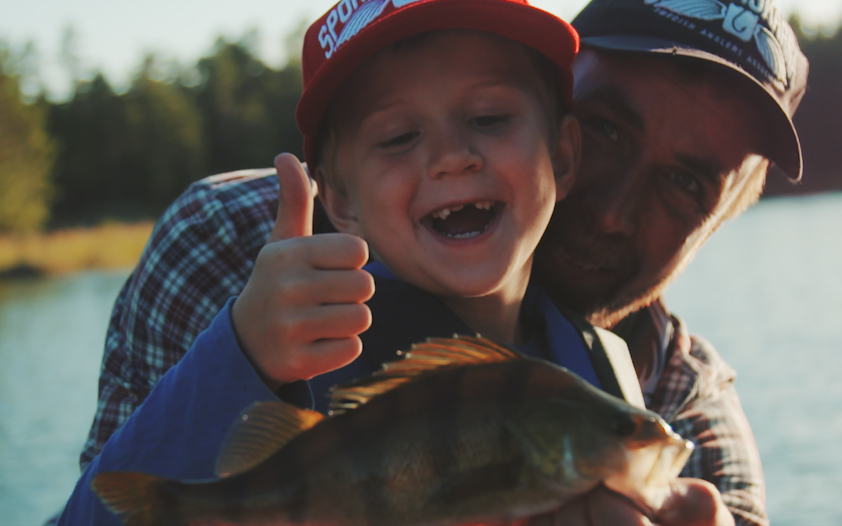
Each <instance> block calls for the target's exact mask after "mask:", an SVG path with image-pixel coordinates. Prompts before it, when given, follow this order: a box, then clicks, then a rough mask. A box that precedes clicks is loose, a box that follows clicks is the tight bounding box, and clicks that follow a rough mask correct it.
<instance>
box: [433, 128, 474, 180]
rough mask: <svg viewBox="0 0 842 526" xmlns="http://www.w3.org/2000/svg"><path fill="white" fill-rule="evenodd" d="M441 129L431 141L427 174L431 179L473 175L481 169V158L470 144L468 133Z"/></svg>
mask: <svg viewBox="0 0 842 526" xmlns="http://www.w3.org/2000/svg"><path fill="white" fill-rule="evenodd" d="M454 128H455V127H453V126H447V127H443V128H442V129H439V130H438V131H437V133H436V136H435V138H434V139H433V140H432V146H431V152H430V168H429V174H430V177H431V178H433V179H439V178H441V177H446V176H449V175H463V174H468V173H474V172H477V171H479V170H480V169H481V168H482V165H483V161H482V156H481V155H480V153H479V152H478V151H477V149H476V148H475V147H474V145H473V144H472V143H471V140H470V137H469V133H468V132H467V131H464V130H459V129H454Z"/></svg>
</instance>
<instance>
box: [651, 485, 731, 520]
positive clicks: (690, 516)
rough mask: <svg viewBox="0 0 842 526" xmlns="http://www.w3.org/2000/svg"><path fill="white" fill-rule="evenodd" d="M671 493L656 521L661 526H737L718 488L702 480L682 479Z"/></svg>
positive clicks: (671, 486)
mask: <svg viewBox="0 0 842 526" xmlns="http://www.w3.org/2000/svg"><path fill="white" fill-rule="evenodd" d="M670 489H671V490H672V491H671V494H670V495H669V496H668V497H667V499H666V500H665V501H664V505H663V506H662V507H661V509H660V510H659V511H658V513H657V515H656V517H655V522H656V523H657V524H659V525H662V526H734V516H733V515H731V512H729V511H728V508H727V507H726V506H725V502H724V501H723V500H722V495H721V494H720V493H719V490H717V489H716V486H714V485H713V484H711V483H710V482H707V481H705V480H700V479H691V478H679V479H676V480H675V481H674V482H673V483H672V484H671V485H670Z"/></svg>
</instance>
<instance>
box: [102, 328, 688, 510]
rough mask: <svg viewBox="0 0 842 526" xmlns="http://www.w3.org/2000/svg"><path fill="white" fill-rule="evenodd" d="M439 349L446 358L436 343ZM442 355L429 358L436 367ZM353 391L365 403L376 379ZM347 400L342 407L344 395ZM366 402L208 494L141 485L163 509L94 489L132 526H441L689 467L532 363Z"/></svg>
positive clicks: (163, 484) (615, 404) (662, 429)
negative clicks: (636, 465) (634, 464)
mask: <svg viewBox="0 0 842 526" xmlns="http://www.w3.org/2000/svg"><path fill="white" fill-rule="evenodd" d="M466 340H467V341H463V340H459V344H460V345H461V346H467V347H468V348H469V351H470V353H472V354H471V355H472V356H473V355H478V356H479V357H480V358H481V357H482V355H483V353H484V352H487V350H485V349H484V348H483V347H482V346H473V345H472V342H471V339H466ZM441 342H444V343H441ZM437 345H439V346H444V347H445V348H447V340H442V341H439V343H437ZM491 345H493V344H491ZM446 354H447V353H444V354H442V353H441V352H440V349H437V350H436V357H435V359H436V360H440V358H441V356H442V355H446ZM410 356H411V353H410ZM410 359H411V358H407V361H409V360H410ZM470 359H471V360H474V359H475V358H473V357H472V358H470ZM424 363H428V362H423V363H422V364H421V365H422V366H423V364H424ZM414 367H415V366H414V365H413V363H412V362H408V363H407V364H405V367H403V369H412V368H414ZM425 367H426V366H425ZM398 369H401V368H398ZM394 374H403V373H402V372H398V373H394ZM384 376H386V375H384ZM384 382H391V383H400V382H396V381H394V379H391V378H385V379H384ZM360 385H361V386H362V388H363V389H365V390H371V392H377V379H376V378H375V379H373V380H371V381H369V380H363V381H361V383H360ZM381 387H382V386H381ZM348 389H350V390H351V391H349V392H350V393H351V395H352V396H349V397H346V398H347V399H353V396H356V395H354V392H353V389H354V386H353V385H352V386H350V388H348ZM363 389H361V390H360V391H359V392H362V390H363ZM368 397H369V395H365V396H362V397H361V398H360V401H362V402H364V403H363V404H362V405H360V406H359V407H357V408H355V409H352V410H349V411H348V412H345V413H343V414H338V415H336V416H333V417H330V418H326V419H324V420H321V421H320V422H318V423H317V424H316V425H314V426H313V427H312V428H309V429H307V430H304V431H302V432H301V433H300V434H298V435H296V436H294V437H293V438H291V439H290V440H289V441H288V442H287V443H286V444H285V445H283V446H282V447H281V448H280V449H279V450H277V451H276V452H275V453H273V454H271V456H269V457H268V458H266V459H265V460H263V461H262V462H260V463H259V464H257V465H256V466H254V467H253V468H251V469H248V470H246V471H243V472H240V473H235V474H233V475H230V476H228V477H225V478H222V479H220V480H218V481H213V482H207V483H187V482H185V483H180V482H173V481H162V480H161V479H155V478H154V477H149V476H147V477H149V480H148V481H147V483H148V486H149V488H151V489H149V488H146V489H144V490H143V491H147V492H148V493H149V494H150V495H157V497H155V498H157V499H158V500H159V501H161V502H165V503H166V506H165V505H163V504H156V503H154V502H153V503H151V504H150V503H149V502H147V501H145V500H143V499H141V498H140V497H136V496H135V497H134V498H136V499H137V502H136V503H134V504H131V505H130V504H125V502H129V501H130V500H131V499H130V498H127V497H124V496H122V495H117V496H116V497H115V496H112V494H110V493H108V492H107V491H106V488H107V485H108V484H110V483H113V482H115V481H120V480H122V479H121V478H120V476H122V475H124V474H107V473H106V474H101V475H99V476H98V477H97V479H96V480H95V482H94V489H95V490H96V491H97V492H98V493H99V494H100V495H101V496H102V497H103V499H104V500H105V501H106V503H107V504H109V505H110V506H111V507H112V509H113V510H115V511H116V512H118V513H120V514H121V516H123V517H125V518H126V520H127V524H132V525H133V526H134V525H138V526H141V525H144V524H172V525H181V524H188V523H205V524H264V525H269V524H272V525H278V526H282V525H293V524H308V525H324V526H328V525H340V524H344V525H350V526H381V525H383V526H385V525H393V524H403V525H407V526H413V525H418V526H421V525H424V526H432V525H434V526H446V525H451V524H453V525H455V524H464V523H467V522H473V523H476V522H482V521H486V520H489V521H507V520H516V519H518V518H522V517H525V516H529V515H531V514H534V513H539V512H543V511H548V510H551V509H553V508H556V507H558V506H560V505H562V504H563V503H564V502H566V501H567V500H569V499H570V498H573V497H575V496H577V495H579V494H581V493H582V492H584V491H587V490H588V489H590V488H592V487H594V486H595V485H596V484H598V483H599V482H600V481H608V480H609V479H610V478H611V477H615V478H617V477H619V479H620V480H621V483H620V486H621V487H623V488H631V491H632V492H634V487H635V486H636V485H637V486H640V485H643V486H645V485H646V484H647V480H649V478H652V477H651V476H648V478H646V477H644V478H645V480H644V479H640V480H638V478H640V477H641V476H645V475H647V474H648V473H649V471H650V468H651V467H650V466H649V464H648V462H653V465H660V464H658V462H656V460H657V459H658V458H661V457H663V455H664V453H663V452H664V451H668V449H669V448H672V449H669V451H672V450H673V449H674V450H675V452H674V453H669V454H668V455H667V456H666V457H664V458H666V460H665V461H664V462H661V464H663V466H666V468H663V469H668V471H669V474H668V475H667V476H666V478H667V479H668V478H669V477H670V476H671V477H675V476H676V475H677V474H678V471H679V470H680V468H681V466H682V465H683V463H684V461H686V456H687V455H689V449H688V446H687V443H686V442H685V441H683V440H680V438H678V437H677V436H675V435H674V434H673V435H670V434H669V433H670V432H669V431H668V426H666V424H664V423H663V422H662V421H661V420H660V419H659V418H658V417H657V416H656V415H654V413H650V412H647V411H644V410H641V409H637V408H634V407H632V406H629V405H628V404H625V403H624V402H622V401H619V400H617V399H614V398H613V397H610V396H609V395H606V394H604V393H602V392H599V391H597V390H595V389H594V388H592V387H590V386H588V385H587V384H585V382H584V381H583V380H581V379H579V378H578V377H576V376H575V375H573V374H572V373H569V372H567V371H566V370H564V369H562V368H559V367H557V366H555V365H553V364H550V363H548V362H544V361H541V360H534V359H526V358H522V357H518V356H515V357H514V358H510V357H505V356H504V358H503V359H502V361H501V358H500V357H499V355H498V356H495V358H494V361H493V362H492V363H482V362H481V361H480V362H479V363H472V364H467V365H460V366H458V367H447V366H444V367H439V368H433V370H428V371H427V372H423V373H422V374H419V375H418V376H417V377H416V378H414V379H412V380H411V381H408V382H406V383H402V384H401V385H399V386H397V387H394V388H391V389H390V390H386V391H385V392H383V393H382V394H377V395H376V396H374V397H373V398H370V399H368ZM278 405H280V406H283V405H284V404H278ZM285 407H288V406H285ZM285 410H287V409H285ZM289 411H297V410H291V409H290V410H289ZM646 448H649V449H646ZM653 448H654V449H653ZM682 448H683V449H682ZM638 450H640V451H644V450H646V451H650V450H651V451H650V453H647V454H648V455H649V456H652V459H654V460H645V462H647V464H646V465H644V466H643V468H642V469H641V468H637V469H634V470H633V469H631V468H629V466H630V464H631V463H632V462H635V461H636V460H635V459H639V458H643V456H642V455H640V454H638V453H637V451H638ZM684 450H686V451H684ZM653 455H654V456H653ZM646 458H647V459H648V458H649V457H646ZM654 469H655V468H651V470H654ZM659 469H661V468H659ZM630 473H635V475H633V476H632V475H629V474H630ZM640 473H643V475H640ZM130 475H131V474H130ZM649 475H651V474H649ZM100 477H103V478H102V479H101V478H100ZM630 477H631V478H634V477H638V478H634V479H633V480H632V479H631V478H630ZM656 478H657V477H656ZM661 478H664V477H661ZM658 480H660V479H658ZM135 493H136V494H139V493H142V492H141V491H135ZM641 495H642V494H640V495H638V494H635V495H630V496H632V497H633V498H640V497H641ZM120 499H123V500H120ZM147 500H148V499H147ZM153 500H154V499H153ZM115 502H116V503H117V504H115ZM144 506H145V509H149V510H151V511H150V512H142V513H146V515H145V516H144V515H142V513H141V512H140V511H137V509H138V508H141V507H144ZM138 517H147V518H142V520H145V521H147V522H141V518H138ZM129 521H132V522H129Z"/></svg>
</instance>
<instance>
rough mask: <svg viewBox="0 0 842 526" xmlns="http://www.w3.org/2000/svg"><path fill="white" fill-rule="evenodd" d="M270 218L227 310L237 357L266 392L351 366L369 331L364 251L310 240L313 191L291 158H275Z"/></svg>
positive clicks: (354, 244) (327, 237)
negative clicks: (276, 187)
mask: <svg viewBox="0 0 842 526" xmlns="http://www.w3.org/2000/svg"><path fill="white" fill-rule="evenodd" d="M275 167H276V168H277V170H278V179H279V182H280V191H279V194H280V197H279V205H278V217H277V220H276V222H275V226H274V229H273V230H272V233H271V235H270V236H269V239H268V240H267V242H266V245H265V246H264V247H263V249H262V250H261V251H260V254H259V255H258V257H257V261H256V262H255V265H254V270H253V272H252V275H251V277H250V278H249V281H248V283H247V284H246V286H245V288H244V289H243V292H242V294H240V296H239V297H238V298H237V300H236V301H235V303H234V305H233V308H232V321H233V324H234V330H235V332H236V334H237V337H238V339H239V341H240V344H241V346H242V347H243V352H245V354H246V356H247V357H248V358H249V359H250V360H251V362H252V364H253V365H254V366H255V367H256V368H257V370H258V371H259V372H260V373H261V374H262V376H263V379H264V381H265V382H266V383H267V385H269V387H271V388H275V387H278V386H279V385H280V384H283V383H288V382H293V381H296V380H307V379H310V378H312V377H313V376H316V375H318V374H322V373H325V372H328V371H332V370H334V369H337V368H339V367H342V366H343V365H346V364H348V363H350V362H351V361H353V360H354V359H355V358H356V357H357V356H358V355H359V354H360V352H361V350H362V342H361V341H360V339H359V338H358V337H357V335H358V334H359V333H361V332H363V331H365V330H366V329H367V328H368V327H369V325H371V312H370V311H369V310H368V307H367V306H366V305H365V304H364V302H365V301H367V300H368V299H369V298H371V296H372V294H374V280H373V278H372V277H371V275H370V274H368V273H367V272H365V271H364V270H362V266H363V265H365V264H366V262H367V260H368V245H367V244H366V243H365V241H363V240H362V239H360V238H358V237H355V236H352V235H348V234H318V235H315V236H314V235H313V229H312V217H313V191H312V184H311V182H310V179H309V177H308V176H307V173H306V172H305V171H304V169H303V168H302V166H301V163H300V162H299V160H298V159H297V158H295V156H293V155H290V154H281V155H279V156H278V157H277V158H276V159H275Z"/></svg>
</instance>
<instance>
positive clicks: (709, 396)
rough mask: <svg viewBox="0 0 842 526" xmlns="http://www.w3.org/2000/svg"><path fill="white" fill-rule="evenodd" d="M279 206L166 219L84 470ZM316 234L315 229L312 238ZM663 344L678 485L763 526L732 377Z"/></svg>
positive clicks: (220, 203)
mask: <svg viewBox="0 0 842 526" xmlns="http://www.w3.org/2000/svg"><path fill="white" fill-rule="evenodd" d="M277 206H278V182H277V178H276V177H274V170H273V169H265V170H245V171H240V172H233V173H229V174H222V175H218V176H214V177H209V178H206V179H204V180H202V181H199V182H197V183H194V184H193V185H192V186H191V187H190V188H189V189H188V190H187V191H186V192H185V193H184V194H183V195H182V196H181V197H180V198H179V199H178V200H177V201H176V202H175V203H174V204H173V205H172V206H171V207H170V208H169V209H168V210H167V212H166V213H165V214H164V215H163V217H162V218H161V219H160V220H159V222H158V224H157V225H156V227H155V230H154V231H153V233H152V236H151V238H150V240H149V243H148V244H147V246H146V249H145V250H144V253H143V255H142V257H141V259H140V262H139V263H138V266H137V268H136V269H135V270H134V272H133V273H132V274H131V276H130V277H129V278H128V280H127V282H126V284H125V285H124V286H123V289H122V290H121V291H120V294H119V296H118V298H117V300H116V303H115V305H114V310H113V312H112V316H111V321H110V325H109V328H108V334H107V337H106V342H105V353H104V356H103V362H102V369H101V373H100V381H99V401H98V404H97V409H96V415H95V418H94V422H93V426H92V427H91V431H90V435H89V437H88V440H87V442H86V444H85V448H84V450H83V452H82V455H81V459H80V465H81V467H82V469H83V470H84V468H85V467H86V466H87V465H88V464H89V463H90V462H91V460H92V459H93V458H94V456H95V455H96V454H97V453H98V452H99V451H100V449H101V448H102V446H103V445H104V444H105V442H106V441H107V440H108V438H109V437H110V436H111V435H112V434H113V433H114V432H115V431H116V430H117V429H118V428H119V427H120V426H121V425H122V424H123V423H124V422H125V421H126V420H127V419H128V417H129V415H131V414H132V412H133V411H134V410H135V409H136V408H137V407H138V406H139V405H140V404H141V403H142V402H143V400H144V399H145V398H146V397H147V396H148V394H149V392H150V391H151V389H152V387H153V386H154V385H155V383H156V382H157V381H158V379H159V378H160V377H161V376H162V375H163V374H164V373H165V372H166V371H167V370H168V369H169V368H170V367H172V366H173V365H174V364H176V363H177V362H178V361H179V360H180V359H181V357H182V356H184V354H185V353H186V352H187V350H188V349H189V348H190V345H191V343H192V342H193V339H194V338H195V337H196V336H197V335H198V334H199V333H200V332H201V331H202V330H204V329H205V328H206V327H208V325H209V324H210V322H211V320H212V319H213V317H214V316H215V315H216V314H217V313H218V312H219V310H220V309H221V308H222V306H223V305H224V304H225V302H226V301H227V300H228V299H229V298H231V297H232V296H235V295H237V294H239V293H240V291H241V290H242V288H243V287H244V286H245V283H246V281H247V280H248V278H249V276H250V275H251V271H252V268H253V265H254V261H255V259H256V258H257V255H258V253H259V252H260V249H261V248H262V247H263V245H264V243H265V240H266V239H267V237H268V236H269V233H270V231H271V229H272V226H273V224H274V221H275V217H276V212H277ZM318 230H319V225H318V224H317V225H316V231H318ZM672 328H673V330H672V333H671V334H672V337H671V338H669V340H668V343H669V348H668V349H667V351H668V352H667V353H666V354H665V356H666V360H667V362H666V363H665V364H664V367H663V371H662V373H661V375H660V379H659V380H658V381H657V387H656V389H655V390H654V392H653V393H651V397H650V404H649V405H650V409H652V410H654V411H656V412H657V413H659V414H661V415H662V416H663V417H664V418H665V419H666V420H667V421H668V422H669V423H670V424H671V425H672V426H673V428H674V429H675V430H676V432H678V433H679V434H681V435H682V436H684V437H685V438H688V439H690V440H693V441H694V442H695V443H696V450H695V451H694V453H693V455H692V456H691V457H690V460H689V461H688V463H687V466H686V467H685V469H684V471H683V472H682V476H686V477H696V478H702V479H706V480H708V481H710V482H712V483H713V484H714V485H716V486H717V488H719V490H720V492H721V493H722V495H723V498H724V500H725V503H726V505H727V506H728V507H729V509H730V510H731V511H732V513H733V514H734V516H735V518H736V521H737V524H740V525H765V524H768V521H767V519H766V513H765V495H764V491H765V490H764V483H763V474H762V471H761V468H760V459H759V455H758V452H757V447H756V445H755V443H754V438H753V436H752V434H751V429H750V428H749V426H748V423H747V421H746V418H745V415H744V414H743V410H742V408H741V407H740V403H739V399H738V397H737V394H736V391H735V390H734V386H733V380H734V372H733V370H732V369H731V368H730V367H728V365H727V364H726V363H725V362H724V361H723V360H722V359H721V358H720V357H719V355H718V354H717V353H716V351H715V350H714V349H713V348H712V347H711V346H710V344H707V343H706V342H704V341H703V340H700V339H697V338H691V337H690V336H689V335H688V333H687V329H686V327H685V326H684V324H683V323H681V322H680V321H678V320H677V319H675V318H672Z"/></svg>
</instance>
